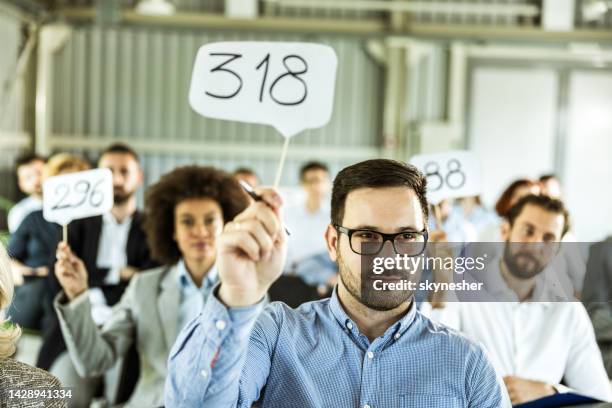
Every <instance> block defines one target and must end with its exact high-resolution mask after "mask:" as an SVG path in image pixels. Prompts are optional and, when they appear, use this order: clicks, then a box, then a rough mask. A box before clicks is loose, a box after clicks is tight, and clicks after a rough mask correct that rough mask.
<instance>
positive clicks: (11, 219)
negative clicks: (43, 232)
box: [7, 153, 45, 233]
mask: <svg viewBox="0 0 612 408" xmlns="http://www.w3.org/2000/svg"><path fill="white" fill-rule="evenodd" d="M44 166H45V158H44V157H42V156H39V155H36V154H31V153H29V154H26V155H24V156H21V157H19V158H18V159H17V162H16V163H15V173H16V174H17V186H18V187H19V190H20V191H21V192H22V193H24V194H26V195H27V197H25V198H24V199H22V200H21V201H19V202H18V203H17V204H15V205H14V206H13V207H12V208H11V210H10V211H9V213H8V219H7V222H8V229H9V232H10V233H13V232H15V231H17V228H19V225H20V224H21V222H22V221H23V220H24V219H25V217H27V216H28V214H30V213H31V212H33V211H36V210H40V209H42V176H43V175H42V173H43V168H44Z"/></svg>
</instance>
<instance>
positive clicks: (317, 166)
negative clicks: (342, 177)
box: [300, 161, 329, 181]
mask: <svg viewBox="0 0 612 408" xmlns="http://www.w3.org/2000/svg"><path fill="white" fill-rule="evenodd" d="M312 170H323V171H325V172H326V173H329V168H327V165H326V164H325V163H321V162H318V161H309V162H308V163H306V164H304V165H303V166H302V167H301V168H300V181H304V176H305V175H306V173H308V172H309V171H312Z"/></svg>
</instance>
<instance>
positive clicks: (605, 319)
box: [582, 237, 612, 378]
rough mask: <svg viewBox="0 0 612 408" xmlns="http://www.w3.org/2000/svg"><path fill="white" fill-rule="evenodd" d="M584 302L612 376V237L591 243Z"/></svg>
mask: <svg viewBox="0 0 612 408" xmlns="http://www.w3.org/2000/svg"><path fill="white" fill-rule="evenodd" d="M582 302H583V303H584V305H585V307H586V309H587V311H588V312H589V316H590V317H591V321H592V322H593V327H594V328H595V336H596V337H597V343H598V344H599V348H600V350H601V354H602V355H603V359H604V364H605V366H606V370H607V371H608V377H611V378H612V237H609V238H608V239H607V240H605V241H603V242H599V243H596V244H593V245H592V246H591V250H590V251H589V261H588V263H587V269H586V275H585V277H584V287H583V290H582Z"/></svg>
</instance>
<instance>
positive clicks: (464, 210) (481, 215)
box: [453, 196, 498, 236]
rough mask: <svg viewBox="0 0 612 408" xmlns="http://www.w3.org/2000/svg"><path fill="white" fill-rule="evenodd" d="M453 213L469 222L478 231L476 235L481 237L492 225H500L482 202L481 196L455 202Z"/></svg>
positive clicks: (463, 198)
mask: <svg viewBox="0 0 612 408" xmlns="http://www.w3.org/2000/svg"><path fill="white" fill-rule="evenodd" d="M453 212H455V213H457V215H458V216H459V217H460V218H462V219H464V220H465V221H467V222H469V223H470V224H471V225H472V226H474V228H475V229H476V235H477V236H480V234H481V233H482V231H483V230H485V229H486V228H488V227H489V226H490V225H493V224H497V223H498V217H497V216H496V215H495V213H494V212H493V211H491V210H489V209H487V208H486V207H485V206H484V205H483V204H482V201H481V198H480V196H472V197H462V198H459V199H457V200H456V201H455V205H454V207H453Z"/></svg>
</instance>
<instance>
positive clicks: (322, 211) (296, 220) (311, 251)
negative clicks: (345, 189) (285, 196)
mask: <svg viewBox="0 0 612 408" xmlns="http://www.w3.org/2000/svg"><path fill="white" fill-rule="evenodd" d="M330 222H331V209H330V207H329V205H326V204H324V205H321V207H320V208H319V209H318V210H317V211H315V212H314V213H311V212H308V210H306V205H305V204H304V203H300V204H299V205H295V206H291V207H288V208H287V209H286V210H285V224H286V226H287V229H288V230H289V231H290V232H291V235H290V236H289V239H288V248H287V262H286V266H287V267H288V268H290V269H292V268H293V266H294V264H298V263H300V262H302V261H304V260H306V259H308V258H310V257H312V256H315V255H318V254H321V253H326V252H327V244H326V243H325V230H326V229H327V226H328V225H329V223H330Z"/></svg>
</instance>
